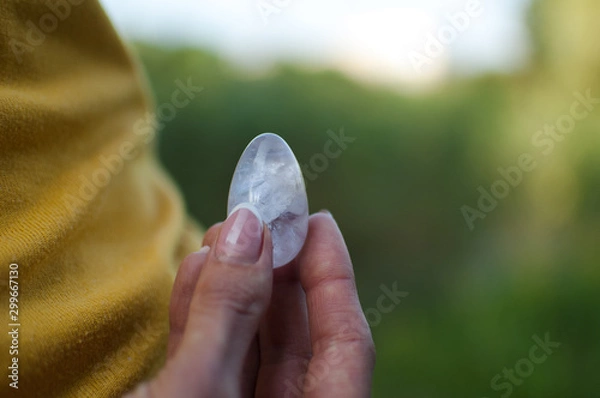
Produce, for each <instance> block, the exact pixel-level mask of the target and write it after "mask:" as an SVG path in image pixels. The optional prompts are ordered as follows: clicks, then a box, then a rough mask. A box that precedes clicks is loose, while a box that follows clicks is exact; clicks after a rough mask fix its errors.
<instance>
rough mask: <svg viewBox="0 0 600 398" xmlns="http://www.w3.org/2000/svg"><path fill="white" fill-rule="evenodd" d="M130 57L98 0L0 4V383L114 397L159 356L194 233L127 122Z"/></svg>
mask: <svg viewBox="0 0 600 398" xmlns="http://www.w3.org/2000/svg"><path fill="white" fill-rule="evenodd" d="M138 69H139V68H138V66H137V65H136V64H135V62H134V61H132V59H131V57H130V56H129V54H128V51H127V50H126V49H125V48H124V46H123V44H122V43H121V41H120V40H119V38H118V36H117V34H116V33H115V31H114V29H113V28H112V26H111V25H110V23H109V21H108V19H107V17H106V15H105V14H104V12H103V10H102V9H101V7H100V5H99V4H98V2H97V1H94V0H48V1H42V0H7V1H6V0H5V1H2V2H1V3H0V303H1V304H0V312H1V313H2V314H3V315H2V317H0V319H2V320H3V322H2V325H0V331H2V333H0V336H1V337H0V352H1V354H0V361H1V364H2V368H3V369H5V370H4V371H3V373H2V378H1V379H2V382H1V383H0V396H3V397H4V396H13V395H15V396H16V395H17V394H18V396H22V397H58V396H61V397H63V396H64V397H114V396H120V395H121V394H123V393H124V392H126V391H127V390H129V389H130V388H131V387H133V386H134V385H136V384H137V383H139V382H140V381H141V380H143V379H145V378H148V377H150V376H151V375H152V374H153V373H154V372H155V371H156V370H157V369H158V368H160V366H162V364H163V363H164V357H165V351H166V341H167V335H168V303H169V296H170V292H171V287H172V284H173V280H174V275H175V273H176V268H177V266H178V264H179V263H180V261H181V260H182V258H183V256H185V255H186V254H187V253H189V252H191V251H194V250H197V249H199V248H200V244H201V232H200V229H199V228H198V227H197V226H196V225H195V224H194V222H193V221H192V220H191V219H190V218H189V217H187V216H186V215H185V209H184V204H183V201H182V200H181V197H180V195H179V193H178V192H177V190H176V188H175V187H174V185H173V183H172V181H171V180H170V178H169V177H168V176H167V175H166V174H165V172H164V171H163V170H162V168H161V166H160V165H159V164H158V162H157V160H156V155H155V150H154V148H153V140H152V138H153V136H154V132H153V131H149V130H148V129H147V128H145V129H141V128H139V125H140V121H144V120H147V117H148V112H151V111H150V109H151V106H152V104H151V102H150V101H148V100H147V89H146V84H145V82H144V80H143V79H141V78H140V77H139V76H140V73H139V71H138ZM11 264H16V265H17V267H18V278H16V279H13V282H18V297H17V298H18V303H17V305H18V323H19V326H18V354H17V355H16V357H17V358H18V365H19V367H18V387H19V388H18V390H16V389H14V388H13V387H11V386H10V385H9V383H11V382H12V380H11V379H10V378H8V377H7V376H8V375H9V374H10V373H11V370H10V369H8V366H9V365H11V363H12V362H11V361H13V358H14V357H15V355H12V354H11V353H10V352H9V351H10V350H9V347H10V346H11V344H12V343H13V340H12V337H11V335H9V334H8V332H9V331H11V330H12V328H11V327H9V324H10V323H11V319H10V318H9V297H10V296H9V292H10V291H11V289H10V287H11V286H12V285H9V272H10V269H11V268H14V267H15V265H12V266H11Z"/></svg>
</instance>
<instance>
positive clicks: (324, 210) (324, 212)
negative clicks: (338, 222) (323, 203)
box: [319, 209, 333, 217]
mask: <svg viewBox="0 0 600 398" xmlns="http://www.w3.org/2000/svg"><path fill="white" fill-rule="evenodd" d="M319 213H323V214H327V215H328V216H330V217H333V215H332V214H331V212H330V211H329V210H327V209H323V210H321V211H320V212H319Z"/></svg>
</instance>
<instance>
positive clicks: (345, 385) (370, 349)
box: [298, 213, 375, 397]
mask: <svg viewBox="0 0 600 398" xmlns="http://www.w3.org/2000/svg"><path fill="white" fill-rule="evenodd" d="M298 261H299V263H300V281H301V283H302V286H303V288H304V290H305V292H306V302H307V307H308V319H309V325H310V336H311V344H312V350H313V359H312V360H311V363H310V365H309V369H308V372H307V375H306V378H305V381H304V391H305V393H306V394H307V396H311V395H313V394H314V395H315V396H327V394H331V393H332V392H334V391H335V393H336V395H339V396H344V397H365V396H369V394H370V389H371V373H372V371H373V367H374V364H375V347H374V344H373V339H372V337H371V331H370V329H369V326H368V324H367V321H366V319H365V316H364V314H363V311H362V308H361V306H360V301H359V299H358V293H357V291H356V284H355V280H354V271H353V269H352V262H351V260H350V255H349V253H348V249H347V248H346V244H345V242H344V238H343V237H342V234H341V232H340V230H339V228H338V226H337V224H336V222H335V221H334V219H333V217H331V215H329V214H324V213H319V214H316V215H314V216H312V217H311V218H310V222H309V231H308V238H307V241H306V243H305V246H304V249H303V250H302V252H301V253H300V257H299V259H298Z"/></svg>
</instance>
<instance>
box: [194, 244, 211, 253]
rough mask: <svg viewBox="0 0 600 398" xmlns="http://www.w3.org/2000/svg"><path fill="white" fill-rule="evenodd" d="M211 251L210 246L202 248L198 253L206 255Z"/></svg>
mask: <svg viewBox="0 0 600 398" xmlns="http://www.w3.org/2000/svg"><path fill="white" fill-rule="evenodd" d="M209 251H210V246H202V248H201V249H200V250H198V251H197V252H196V253H198V254H206V253H208V252H209Z"/></svg>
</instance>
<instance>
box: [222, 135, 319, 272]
mask: <svg viewBox="0 0 600 398" xmlns="http://www.w3.org/2000/svg"><path fill="white" fill-rule="evenodd" d="M242 203H250V204H252V205H253V206H254V207H255V208H256V209H257V210H258V212H259V213H260V215H261V217H262V219H263V221H264V222H265V223H266V224H267V226H268V228H269V230H270V231H271V236H272V239H273V267H274V268H277V267H280V266H282V265H285V264H287V263H289V262H290V261H292V260H293V259H294V258H296V256H297V255H298V253H299V252H300V250H301V249H302V246H303V245H304V241H305V240H306V234H307V233H308V199H307V197H306V188H305V186H304V179H303V177H302V171H301V170H300V165H299V164H298V161H297V160H296V157H295V156H294V153H293V152H292V150H291V149H290V147H289V145H288V144H287V143H286V142H285V141H284V140H283V138H281V137H280V136H278V135H276V134H271V133H266V134H261V135H259V136H258V137H256V138H255V139H254V140H252V142H250V144H248V147H247V148H246V150H245V151H244V153H243V154H242V156H241V158H240V160H239V162H238V164H237V167H236V169H235V172H234V174H233V180H232V181H231V188H230V189H229V201H228V204H227V214H228V215H229V214H231V212H232V211H233V210H234V209H235V208H236V207H237V206H238V205H240V204H242Z"/></svg>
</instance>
